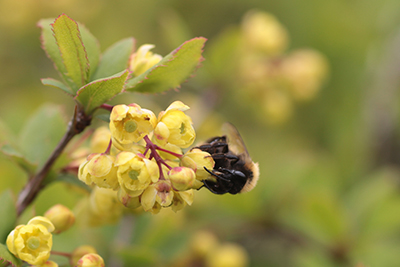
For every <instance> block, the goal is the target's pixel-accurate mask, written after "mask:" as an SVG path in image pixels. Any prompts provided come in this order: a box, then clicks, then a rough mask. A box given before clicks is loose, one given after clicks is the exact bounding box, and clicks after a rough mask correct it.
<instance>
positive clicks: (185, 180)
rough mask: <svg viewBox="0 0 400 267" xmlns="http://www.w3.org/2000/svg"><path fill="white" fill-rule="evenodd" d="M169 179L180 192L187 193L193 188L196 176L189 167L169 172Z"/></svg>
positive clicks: (173, 169)
mask: <svg viewBox="0 0 400 267" xmlns="http://www.w3.org/2000/svg"><path fill="white" fill-rule="evenodd" d="M168 178H169V179H170V180H171V183H172V185H173V186H174V188H175V189H176V190H178V191H185V190H188V189H190V188H192V186H193V183H194V180H195V179H196V174H195V173H194V171H193V170H192V169H190V168H187V167H175V168H172V169H171V170H170V171H169V172H168Z"/></svg>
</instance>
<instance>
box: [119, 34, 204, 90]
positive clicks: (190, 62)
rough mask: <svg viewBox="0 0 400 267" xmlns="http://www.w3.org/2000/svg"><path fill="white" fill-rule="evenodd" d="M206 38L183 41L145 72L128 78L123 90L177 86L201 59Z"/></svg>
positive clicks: (163, 88)
mask: <svg viewBox="0 0 400 267" xmlns="http://www.w3.org/2000/svg"><path fill="white" fill-rule="evenodd" d="M206 40H207V39H206V38H204V37H197V38H193V39H191V40H189V41H186V42H184V43H183V44H182V45H181V46H179V47H178V48H177V49H175V50H174V51H172V52H171V53H170V54H168V55H167V56H165V57H164V58H163V59H162V60H161V61H160V62H159V63H158V64H156V65H155V66H154V67H152V68H151V69H149V70H147V71H146V72H145V73H143V74H141V75H139V76H137V77H135V78H133V79H130V80H128V82H127V84H126V86H125V90H126V91H130V92H146V93H159V92H162V91H165V90H168V89H172V88H179V87H180V84H181V83H183V82H184V81H185V80H186V79H187V78H188V77H189V76H190V75H191V74H192V73H193V71H194V70H195V69H196V67H198V66H199V64H200V62H201V61H203V57H202V55H201V54H202V52H203V46H204V43H205V42H206Z"/></svg>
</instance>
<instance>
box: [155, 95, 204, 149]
mask: <svg viewBox="0 0 400 267" xmlns="http://www.w3.org/2000/svg"><path fill="white" fill-rule="evenodd" d="M187 109H189V107H188V106H186V105H185V104H183V103H182V102H180V101H175V102H174V103H172V104H171V105H170V106H169V107H168V108H167V109H166V110H165V111H162V112H160V115H159V124H161V126H159V125H157V126H156V128H159V129H160V130H159V131H157V132H156V133H155V137H156V138H155V141H156V142H157V143H158V144H161V145H165V144H166V143H167V142H168V143H171V144H174V145H177V146H179V147H181V148H186V147H189V146H190V145H191V144H193V142H194V139H195V137H196V133H195V131H194V128H193V126H192V119H191V118H190V117H189V116H187V115H186V114H185V113H184V111H186V110H187ZM159 136H161V138H160V137H159Z"/></svg>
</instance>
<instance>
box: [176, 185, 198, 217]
mask: <svg viewBox="0 0 400 267" xmlns="http://www.w3.org/2000/svg"><path fill="white" fill-rule="evenodd" d="M193 198H194V193H193V190H192V189H190V190H186V191H182V192H176V191H174V199H173V200H172V205H171V208H172V210H173V211H175V212H177V211H178V210H181V209H183V208H184V207H185V206H186V204H188V205H189V206H190V205H192V203H193Z"/></svg>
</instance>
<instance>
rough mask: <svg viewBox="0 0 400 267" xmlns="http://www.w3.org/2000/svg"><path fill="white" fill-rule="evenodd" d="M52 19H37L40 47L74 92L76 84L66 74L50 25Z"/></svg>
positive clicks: (76, 88) (76, 87)
mask: <svg viewBox="0 0 400 267" xmlns="http://www.w3.org/2000/svg"><path fill="white" fill-rule="evenodd" d="M53 22H54V19H42V20H40V21H39V23H38V26H39V27H40V28H41V29H42V32H41V35H40V40H41V43H42V48H43V50H44V51H45V52H46V54H47V56H48V57H49V58H50V59H51V60H52V61H53V63H54V65H55V68H56V69H57V70H58V72H59V73H60V75H61V77H62V78H63V79H64V81H65V82H66V83H67V84H68V86H69V87H70V88H71V90H70V91H71V92H76V91H77V90H78V88H79V87H78V86H77V85H76V84H75V83H74V82H73V81H72V80H71V78H70V77H68V75H67V69H66V68H65V65H64V63H63V59H62V57H61V54H60V50H59V49H58V45H57V42H56V39H54V35H53V31H52V29H51V25H52V23H53Z"/></svg>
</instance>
